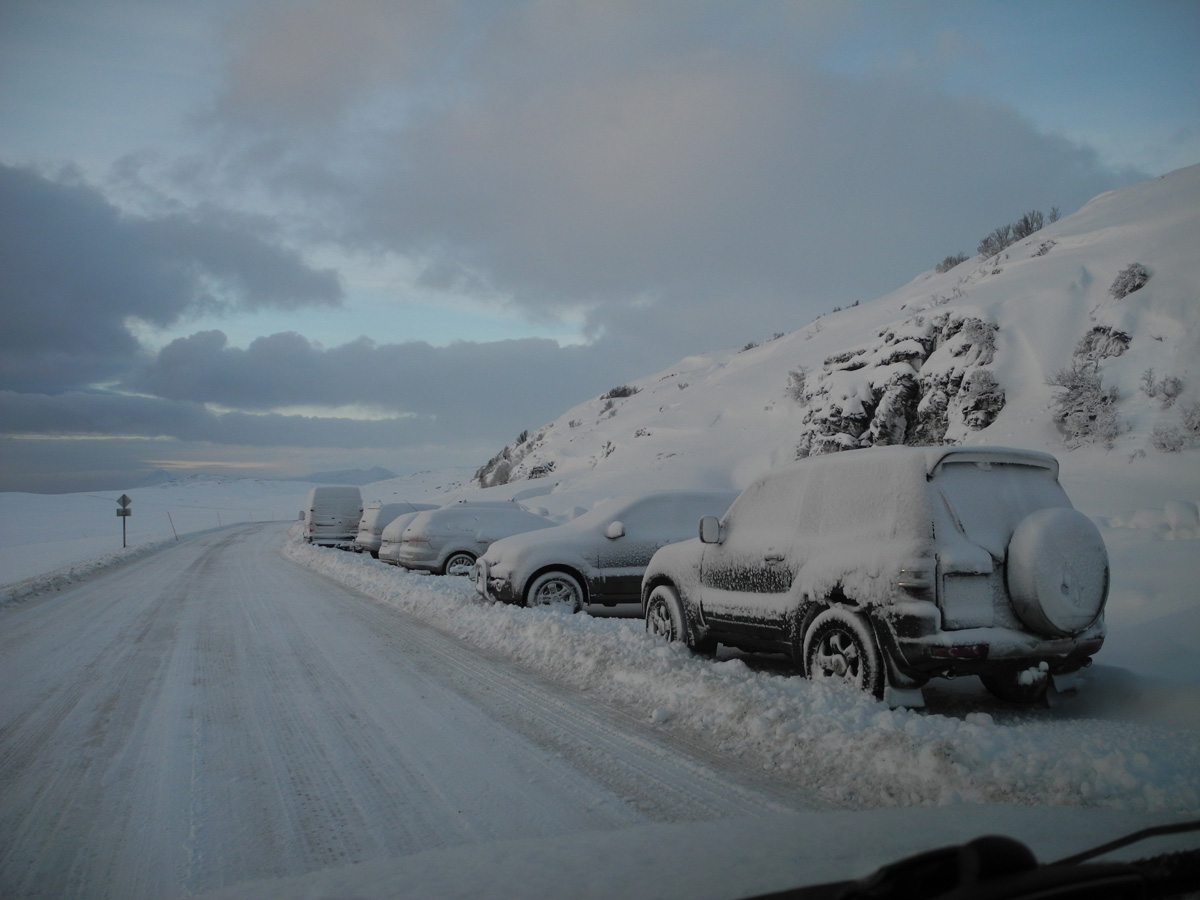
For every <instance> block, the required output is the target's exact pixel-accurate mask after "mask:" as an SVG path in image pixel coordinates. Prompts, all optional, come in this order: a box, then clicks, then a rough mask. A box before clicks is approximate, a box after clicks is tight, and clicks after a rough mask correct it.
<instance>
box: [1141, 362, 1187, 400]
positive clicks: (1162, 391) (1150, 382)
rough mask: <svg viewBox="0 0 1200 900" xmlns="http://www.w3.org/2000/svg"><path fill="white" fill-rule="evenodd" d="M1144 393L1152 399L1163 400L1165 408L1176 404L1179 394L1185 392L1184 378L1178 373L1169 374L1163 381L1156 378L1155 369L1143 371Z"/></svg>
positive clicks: (1142, 384)
mask: <svg viewBox="0 0 1200 900" xmlns="http://www.w3.org/2000/svg"><path fill="white" fill-rule="evenodd" d="M1141 388H1142V393H1143V394H1145V395H1146V396H1147V397H1149V398H1151V399H1155V398H1157V399H1158V400H1160V401H1162V406H1163V409H1169V408H1170V407H1171V406H1173V405H1174V403H1175V401H1176V400H1177V399H1178V398H1179V395H1180V394H1182V393H1183V379H1182V378H1180V377H1179V376H1178V375H1168V376H1167V377H1166V378H1163V379H1162V380H1161V381H1156V380H1155V379H1154V369H1147V370H1146V371H1145V372H1143V373H1142V383H1141Z"/></svg>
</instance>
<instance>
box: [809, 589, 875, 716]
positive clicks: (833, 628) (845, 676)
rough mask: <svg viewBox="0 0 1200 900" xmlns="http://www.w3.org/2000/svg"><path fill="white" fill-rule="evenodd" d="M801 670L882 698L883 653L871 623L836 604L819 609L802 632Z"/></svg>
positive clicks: (811, 676)
mask: <svg viewBox="0 0 1200 900" xmlns="http://www.w3.org/2000/svg"><path fill="white" fill-rule="evenodd" d="M804 674H805V675H806V676H807V677H808V678H810V679H813V680H816V679H818V678H833V679H836V680H840V681H844V682H846V683H847V684H852V685H854V686H855V687H857V688H858V689H860V690H862V691H866V692H867V693H868V694H870V695H871V696H872V697H874V698H876V699H877V700H878V699H882V697H883V687H884V682H885V681H886V679H885V678H884V666H883V657H882V655H881V654H880V651H879V645H878V644H877V643H876V641H875V635H874V634H873V633H872V632H871V626H870V625H868V624H867V622H866V621H865V620H864V619H863V618H862V617H861V616H859V615H857V614H855V613H852V612H849V611H848V610H844V609H840V608H838V607H832V608H830V609H826V610H824V611H823V612H821V613H820V614H819V615H818V616H817V617H816V618H815V619H813V620H812V624H810V625H809V627H808V631H806V632H805V633H804Z"/></svg>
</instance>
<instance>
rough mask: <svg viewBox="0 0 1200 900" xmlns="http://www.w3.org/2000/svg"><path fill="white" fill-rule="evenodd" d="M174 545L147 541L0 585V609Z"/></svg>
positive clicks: (168, 541)
mask: <svg viewBox="0 0 1200 900" xmlns="http://www.w3.org/2000/svg"><path fill="white" fill-rule="evenodd" d="M174 543H176V539H174V538H166V539H164V540H160V541H151V542H150V543H147V544H140V545H139V546H137V547H128V548H126V549H123V550H118V551H116V552H114V553H106V554H104V555H103V556H97V557H93V558H92V559H86V560H82V561H80V562H76V563H71V564H70V565H66V566H60V567H59V568H57V569H54V570H53V571H50V572H46V573H44V574H42V575H34V576H32V577H30V578H24V579H22V580H21V581H16V582H13V583H12V584H5V585H0V607H2V606H8V605H10V604H13V603H20V602H22V601H24V600H30V599H32V598H34V597H37V596H40V595H41V594H46V593H49V592H51V591H61V590H62V589H63V588H66V587H70V586H71V585H72V584H75V583H76V582H80V581H84V580H86V579H88V578H91V577H93V576H94V575H99V574H100V573H101V572H104V571H106V570H108V569H111V568H113V567H114V566H120V565H124V564H125V563H129V562H133V561H134V560H135V559H140V558H141V557H143V556H147V555H149V554H151V553H154V552H156V551H158V550H161V549H162V548H163V547H166V546H169V545H170V544H174Z"/></svg>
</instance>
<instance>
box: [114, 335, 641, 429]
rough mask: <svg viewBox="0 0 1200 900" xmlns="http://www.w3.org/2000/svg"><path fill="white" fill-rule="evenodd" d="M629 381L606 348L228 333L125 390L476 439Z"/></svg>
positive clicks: (142, 372)
mask: <svg viewBox="0 0 1200 900" xmlns="http://www.w3.org/2000/svg"><path fill="white" fill-rule="evenodd" d="M627 374H628V373H623V372H621V370H620V366H619V364H618V363H615V362H610V361H608V360H607V359H606V357H605V354H604V352H603V350H601V349H599V348H596V347H588V346H571V347H560V346H559V345H558V344H557V343H556V342H554V341H551V340H546V339H543V338H524V339H520V340H506V341H494V342H487V343H474V342H469V341H457V342H455V343H453V344H450V345H449V346H448V347H433V346H431V345H429V344H426V343H424V342H420V341H413V342H409V343H404V344H376V343H375V342H373V341H371V340H369V339H367V338H360V339H359V340H357V341H354V342H352V343H348V344H343V345H341V346H338V347H331V348H328V349H326V348H324V347H321V346H320V345H318V344H315V343H313V342H311V341H309V340H308V339H306V338H304V337H302V336H301V335H299V334H295V333H285V334H274V335H271V336H269V337H262V338H258V339H256V340H254V341H253V342H251V344H250V346H249V347H247V348H245V349H241V348H238V347H230V346H228V345H227V343H226V337H225V335H224V334H223V333H222V332H220V331H205V332H198V333H196V334H193V335H191V336H189V337H186V338H179V339H177V340H175V341H173V342H172V343H170V344H168V345H167V346H166V347H164V348H163V349H162V351H161V352H160V353H159V354H158V356H157V358H156V359H154V360H153V361H151V362H149V363H147V364H145V365H143V366H141V367H139V368H138V369H136V370H135V371H133V372H132V373H131V374H130V375H129V376H128V377H127V378H126V380H125V383H124V384H123V387H124V388H126V389H128V390H132V391H138V392H142V393H148V394H153V395H155V396H157V397H163V398H168V399H171V400H180V401H191V402H198V403H212V404H217V405H220V406H225V407H230V408H237V409H242V410H252V411H266V410H271V409H277V408H280V407H289V406H305V405H310V406H326V407H338V406H343V405H347V404H360V405H363V406H366V407H371V408H375V409H377V410H381V411H385V412H387V413H392V414H401V415H417V416H423V417H431V418H432V419H436V420H437V421H439V422H441V423H442V425H441V427H442V428H443V429H444V430H445V431H447V432H450V431H454V432H459V433H462V434H464V435H466V434H471V433H473V434H476V435H478V434H480V433H487V432H488V430H489V429H492V428H495V427H497V426H498V425H500V424H501V423H503V422H508V423H512V424H516V425H519V424H521V422H520V421H514V418H515V417H524V418H525V419H532V421H524V424H525V425H538V424H541V423H542V422H544V421H546V420H548V419H551V418H553V417H554V416H555V415H557V414H558V413H559V412H561V411H562V410H563V409H566V408H567V407H570V406H573V405H575V404H576V403H578V402H579V401H581V400H583V399H586V398H587V397H589V396H593V395H595V394H599V393H600V392H601V391H603V390H604V389H606V388H608V387H612V386H613V384H614V383H616V382H617V381H619V380H620V379H621V378H622V377H626V376H627ZM518 411H519V412H518Z"/></svg>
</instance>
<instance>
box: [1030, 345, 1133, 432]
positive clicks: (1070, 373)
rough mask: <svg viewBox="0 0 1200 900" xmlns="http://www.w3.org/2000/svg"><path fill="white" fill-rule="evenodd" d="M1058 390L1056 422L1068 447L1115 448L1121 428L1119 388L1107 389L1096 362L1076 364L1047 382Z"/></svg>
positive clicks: (1055, 404)
mask: <svg viewBox="0 0 1200 900" xmlns="http://www.w3.org/2000/svg"><path fill="white" fill-rule="evenodd" d="M1046 383H1047V384H1048V385H1051V386H1052V387H1056V388H1058V391H1057V393H1056V394H1055V396H1054V412H1053V417H1054V422H1055V424H1056V425H1058V428H1059V431H1061V432H1062V434H1063V438H1064V441H1065V442H1066V445H1067V447H1069V448H1073V447H1078V446H1080V445H1082V444H1086V443H1093V442H1101V443H1103V444H1104V445H1105V446H1107V447H1111V446H1112V443H1113V441H1114V440H1116V438H1117V435H1119V434H1120V433H1121V427H1120V425H1119V424H1118V422H1117V398H1118V394H1117V389H1116V388H1115V387H1108V388H1106V387H1104V385H1103V383H1102V382H1101V379H1100V369H1099V367H1098V366H1097V365H1095V364H1094V363H1087V362H1082V363H1081V362H1073V363H1072V364H1071V366H1070V368H1067V369H1059V370H1058V371H1057V372H1055V373H1054V374H1053V375H1051V376H1050V377H1049V378H1047V379H1046Z"/></svg>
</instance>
